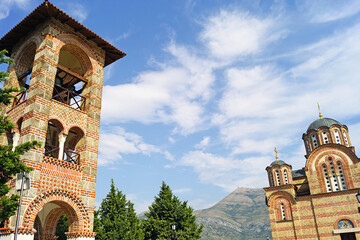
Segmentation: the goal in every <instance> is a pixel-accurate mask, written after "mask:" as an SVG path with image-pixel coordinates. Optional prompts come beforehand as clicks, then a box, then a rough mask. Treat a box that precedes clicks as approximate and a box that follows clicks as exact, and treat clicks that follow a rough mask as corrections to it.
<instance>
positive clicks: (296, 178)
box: [264, 118, 360, 240]
mask: <svg viewBox="0 0 360 240" xmlns="http://www.w3.org/2000/svg"><path fill="white" fill-rule="evenodd" d="M321 119H322V118H321ZM316 121H317V122H316V123H317V124H318V125H319V126H315V127H312V128H310V127H309V129H308V131H307V132H306V133H305V134H304V135H303V140H304V144H305V148H306V150H307V155H305V158H306V163H305V167H304V168H303V169H300V170H295V171H293V170H292V167H291V166H290V165H288V164H286V163H285V162H283V161H279V160H278V161H274V162H273V163H272V164H271V165H270V166H268V167H267V168H266V170H267V172H268V176H269V183H270V187H266V188H264V190H265V191H266V201H267V206H268V209H269V217H270V224H271V231H272V237H273V239H274V240H282V239H283V240H285V239H286V240H288V239H324V240H325V239H329V240H330V239H331V240H335V239H338V240H340V239H360V213H359V207H360V204H359V202H358V201H357V198H356V194H357V193H358V191H359V190H360V167H359V166H360V163H359V158H358V157H357V156H356V154H355V149H354V147H352V146H351V142H350V138H349V135H348V129H347V127H346V126H345V125H341V124H340V123H339V122H336V121H335V120H334V122H331V123H325V122H324V121H323V120H316ZM319 123H320V124H319ZM313 125H314V124H313ZM315 125H316V124H315ZM310 126H311V125H310ZM339 132H340V133H342V134H341V137H340V135H339V134H338V133H339ZM336 136H338V139H339V140H338V141H337V137H336ZM312 140H313V141H312ZM309 143H310V144H309ZM309 145H310V146H309ZM284 171H286V175H287V176H286V177H287V178H288V179H287V180H285V176H284V175H285V174H284Z"/></svg>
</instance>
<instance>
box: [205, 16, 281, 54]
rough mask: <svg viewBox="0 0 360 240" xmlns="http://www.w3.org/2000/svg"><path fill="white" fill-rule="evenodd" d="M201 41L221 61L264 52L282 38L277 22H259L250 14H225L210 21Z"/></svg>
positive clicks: (207, 21)
mask: <svg viewBox="0 0 360 240" xmlns="http://www.w3.org/2000/svg"><path fill="white" fill-rule="evenodd" d="M203 27H204V31H203V32H202V33H201V35H200V40H201V41H203V42H204V44H205V45H206V46H207V47H208V49H209V50H210V52H211V53H212V54H213V55H214V56H216V57H218V58H234V57H239V56H240V57H241V56H246V55H249V54H255V53H259V52H261V50H262V49H263V47H264V46H266V44H268V43H269V42H271V41H274V40H276V39H278V38H279V37H281V35H282V34H280V33H279V32H277V31H276V30H275V22H274V20H273V19H270V18H268V19H259V18H256V17H255V16H252V15H250V14H249V13H246V12H238V11H226V10H221V11H220V13H219V14H217V15H215V16H212V17H210V18H208V19H206V21H205V23H204V24H203Z"/></svg>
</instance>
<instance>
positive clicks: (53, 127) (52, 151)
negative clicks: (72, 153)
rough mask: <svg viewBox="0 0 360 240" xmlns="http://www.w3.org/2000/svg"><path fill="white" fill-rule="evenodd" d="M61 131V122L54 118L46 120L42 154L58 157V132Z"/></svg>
mask: <svg viewBox="0 0 360 240" xmlns="http://www.w3.org/2000/svg"><path fill="white" fill-rule="evenodd" d="M62 131H63V126H62V124H61V123H60V122H59V121H58V120H55V119H51V120H50V121H49V122H48V129H47V132H46V140H45V149H44V155H45V156H49V157H53V158H58V157H59V134H60V133H61V132H62Z"/></svg>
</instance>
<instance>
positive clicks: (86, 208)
mask: <svg viewBox="0 0 360 240" xmlns="http://www.w3.org/2000/svg"><path fill="white" fill-rule="evenodd" d="M43 9H45V10H47V12H48V13H49V16H48V17H47V18H46V19H45V20H44V21H42V22H41V23H39V24H36V25H34V26H32V27H33V29H34V30H32V31H31V32H30V33H28V34H26V36H24V37H23V38H21V39H20V41H18V42H17V43H16V44H15V45H14V46H12V49H11V52H10V53H11V58H13V59H14V60H15V65H11V66H9V69H8V72H9V74H10V77H9V79H8V82H7V83H6V86H15V87H19V86H25V82H22V80H21V79H19V78H20V76H22V75H24V72H25V73H26V70H27V69H28V68H29V67H30V69H31V68H32V69H31V74H30V75H29V79H30V82H29V86H28V87H27V89H28V91H27V93H26V95H24V96H22V98H21V99H20V96H19V99H17V100H18V101H17V100H15V101H14V104H12V105H10V106H8V108H7V109H5V110H4V111H5V114H6V115H8V116H9V118H10V119H11V121H12V122H13V123H16V127H15V129H14V131H13V132H11V133H9V134H8V135H7V136H5V135H4V136H2V137H1V143H2V144H10V143H12V144H14V145H17V144H21V143H24V142H27V141H32V140H37V141H39V142H41V143H42V146H41V147H40V148H37V149H33V150H30V151H29V152H28V153H26V154H25V155H24V156H23V161H24V163H25V164H27V165H28V166H31V167H32V168H33V169H34V170H33V171H32V172H31V173H30V177H31V187H30V189H25V190H24V194H23V201H22V206H21V214H20V216H19V217H20V225H19V226H20V227H19V231H18V234H19V237H18V239H19V238H20V239H41V240H42V239H56V238H57V236H55V228H56V225H57V222H58V220H59V219H60V217H61V215H62V214H66V215H67V218H68V221H69V224H70V226H69V232H68V233H67V237H68V239H94V237H95V233H94V232H93V218H94V205H95V191H96V173H97V160H98V144H99V128H100V112H101V97H102V86H103V68H104V67H105V66H106V61H107V59H106V58H107V52H106V49H105V50H104V46H105V45H106V44H108V43H107V42H105V41H104V40H102V39H101V40H102V41H104V42H105V44H103V45H101V44H97V43H96V42H94V41H92V40H91V39H92V37H89V36H88V35H89V33H88V32H86V33H87V34H84V33H82V32H81V30H82V29H74V27H72V26H71V24H69V21H70V22H71V23H72V24H75V23H76V24H79V23H77V22H76V21H75V20H74V19H72V18H70V17H69V16H67V15H66V14H65V13H64V12H62V11H61V10H59V9H57V8H56V7H55V6H54V5H52V4H51V3H50V2H48V1H45V2H44V3H43V4H41V5H40V6H39V7H38V8H37V9H35V10H34V12H33V13H32V15H34V14H40V16H41V15H43V14H42V13H41V11H42V10H43ZM56 11H57V12H56ZM32 15H29V16H30V20H31V16H32ZM59 16H60V17H63V18H65V17H68V18H69V19H68V20H66V21H65V20H62V19H60V17H59ZM64 16H65V17H64ZM27 19H29V17H28V18H27ZM27 19H24V20H23V21H22V22H21V23H20V25H21V24H23V25H24V24H25V23H24V21H28V22H29V20H27ZM34 19H36V18H34ZM74 22H75V23H74ZM84 28H85V27H84ZM86 31H90V30H88V29H86ZM95 37H97V38H99V37H98V36H97V35H96V36H95ZM95 37H94V38H95ZM0 41H1V40H0ZM99 41H100V40H99ZM108 45H110V44H108ZM105 47H108V46H105ZM111 47H112V46H111ZM118 51H119V50H118ZM119 52H120V51H119ZM123 55H125V54H123ZM121 57H122V56H121ZM118 58H120V57H118ZM115 60H116V59H115ZM61 67H62V68H61ZM60 68H61V69H60ZM62 69H65V70H62ZM61 76H65V77H64V78H63V79H61V80H62V81H63V82H61V84H63V85H61V86H65V87H64V88H60V87H58V89H64V92H62V93H60V94H58V95H59V97H58V98H55V97H54V96H55V95H56V94H57V90H56V89H55V88H56V86H60V85H57V84H59V79H58V78H60V77H61ZM68 79H70V80H68ZM71 79H72V80H71ZM74 79H75V80H74ZM80 80H81V81H80ZM65 81H68V82H67V83H66V84H67V85H66V84H65ZM71 81H74V83H76V84H78V85H79V86H80V88H81V90H78V91H76V90H75V85H74V84H73V85H71V84H72V83H71ZM76 86H77V85H76ZM77 87H78V86H77ZM66 88H67V89H66ZM69 89H70V90H69ZM66 94H67V95H66ZM72 94H73V95H72ZM80 95H81V98H80ZM74 96H76V97H77V100H76V98H75V97H74ZM79 99H80V100H79ZM76 101H78V102H76ZM75 103H76V104H77V107H76V106H75V107H74V106H73V105H72V104H75ZM80 105H81V106H80ZM50 125H51V126H50ZM50 130H51V132H50ZM9 136H10V138H9ZM11 136H12V137H13V138H12V139H11ZM70 136H71V137H70ZM15 138H16V140H15ZM50 143H52V144H53V145H54V146H52V145H51V144H50ZM69 146H71V147H69ZM50 147H52V148H50ZM49 149H50V150H49ZM66 150H68V151H66ZM70 150H71V151H70ZM69 151H70V153H69ZM75 151H76V152H75ZM66 154H67V155H66ZM71 154H76V155H73V156H72V155H71ZM74 156H76V160H74V159H75V157H74ZM9 184H10V186H11V187H13V189H12V192H11V194H14V193H17V194H19V188H18V187H17V186H18V185H19V180H16V179H13V180H12V181H11V182H10V183H9ZM15 223H16V216H13V217H11V218H10V219H9V221H8V222H6V223H5V226H4V228H1V229H0V239H12V237H13V233H14V228H15Z"/></svg>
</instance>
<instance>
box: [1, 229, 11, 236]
mask: <svg viewBox="0 0 360 240" xmlns="http://www.w3.org/2000/svg"><path fill="white" fill-rule="evenodd" d="M13 232H14V230H12V229H10V228H0V235H9V234H11V233H13Z"/></svg>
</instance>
